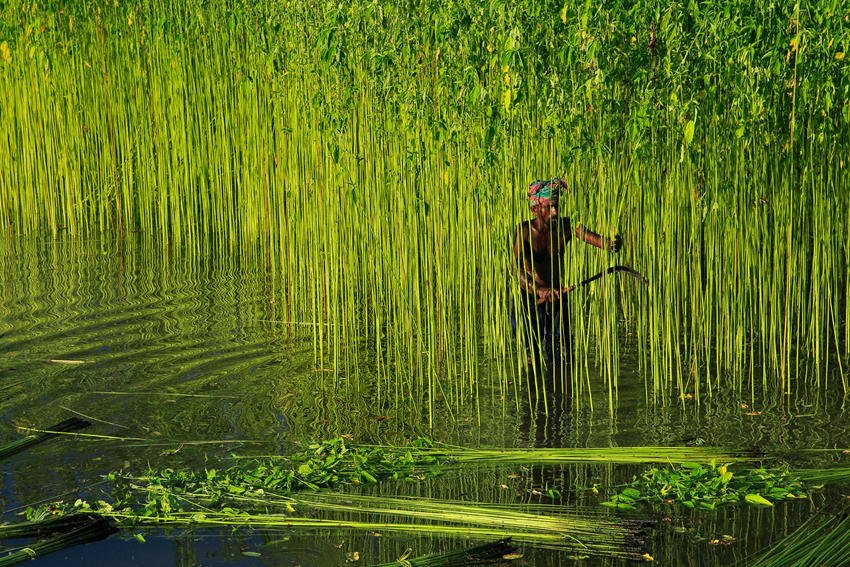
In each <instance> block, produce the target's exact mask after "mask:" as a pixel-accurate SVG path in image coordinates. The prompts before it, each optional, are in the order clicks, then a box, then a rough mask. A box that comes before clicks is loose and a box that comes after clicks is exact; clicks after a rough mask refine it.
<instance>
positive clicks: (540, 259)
mask: <svg viewBox="0 0 850 567" xmlns="http://www.w3.org/2000/svg"><path fill="white" fill-rule="evenodd" d="M566 188H567V184H566V183H565V182H564V181H563V180H562V179H559V178H557V177H556V178H554V179H550V180H547V181H535V182H534V183H532V184H531V185H530V186H529V189H528V197H529V199H531V203H530V204H531V210H532V212H533V213H534V217H535V218H534V219H531V220H528V221H523V222H522V223H520V224H519V226H518V227H517V229H516V233H515V235H514V257H515V261H516V266H517V275H518V278H519V286H520V290H521V292H520V301H519V305H518V306H517V314H518V316H517V317H516V318H515V319H514V320H513V321H512V322H513V325H514V331H516V327H517V321H516V319H517V318H518V319H519V320H520V321H519V327H520V330H521V332H522V334H523V338H524V340H525V348H526V353H527V354H528V356H529V359H530V358H531V357H532V355H534V354H542V353H541V349H545V350H544V351H543V352H545V354H546V359H547V360H548V361H550V362H552V361H555V362H558V361H561V360H563V357H564V355H566V354H567V352H566V351H565V350H564V351H562V344H568V343H566V342H565V341H569V328H568V324H569V321H568V318H567V316H566V315H565V305H564V303H566V302H565V301H564V302H562V301H561V297H562V296H564V295H566V294H568V293H569V292H570V291H572V289H573V287H572V286H570V287H564V282H563V281H562V279H561V265H562V263H563V259H564V250H565V249H566V247H567V244H569V242H570V239H571V238H572V236H573V234H575V237H576V238H578V239H579V240H581V241H583V242H586V243H587V244H590V245H592V246H596V247H597V248H601V249H603V250H607V251H609V252H616V251H617V250H619V248H620V239H619V237H618V238H615V239H613V240H612V239H607V238H603V237H602V236H600V235H598V234H596V233H595V232H593V231H591V230H589V229H587V228H584V227H582V226H579V225H577V226H576V228H575V232H574V233H573V232H572V230H571V228H570V219H569V218H566V217H559V216H558V197H559V194H560V191H561V190H562V189H566ZM565 327H567V328H565Z"/></svg>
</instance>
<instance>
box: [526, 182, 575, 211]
mask: <svg viewBox="0 0 850 567" xmlns="http://www.w3.org/2000/svg"><path fill="white" fill-rule="evenodd" d="M566 188H567V182H566V181H564V180H563V179H561V178H560V177H553V178H552V179H546V180H545V181H540V180H538V181H535V182H534V183H532V184H531V185H529V186H528V198H529V200H530V203H529V205H530V206H531V208H532V209H533V208H535V207H537V206H540V205H544V206H546V205H555V206H557V205H558V198H559V197H560V194H561V189H566Z"/></svg>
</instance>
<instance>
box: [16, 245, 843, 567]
mask: <svg viewBox="0 0 850 567" xmlns="http://www.w3.org/2000/svg"><path fill="white" fill-rule="evenodd" d="M0 257H2V263H0V266H2V268H0V288H2V295H0V393H2V396H0V417H1V419H0V441H2V442H6V441H9V440H12V439H15V438H17V437H18V436H20V434H21V433H20V431H18V430H16V427H21V426H22V427H36V428H38V427H44V426H48V425H50V424H53V423H56V422H58V421H61V420H62V419H65V418H67V417H71V416H73V415H82V416H85V417H87V418H89V419H90V420H92V421H93V426H92V427H90V428H89V429H87V430H86V433H88V434H92V435H94V436H93V437H74V438H68V439H58V440H52V441H50V442H48V443H45V444H43V445H41V446H39V447H36V448H34V449H32V450H30V451H27V452H25V453H22V454H20V455H17V456H15V457H13V458H11V459H9V460H7V461H5V462H3V463H2V465H3V477H2V481H0V503H2V508H3V510H4V512H5V513H4V517H3V520H5V521H13V520H15V513H16V512H18V511H20V510H21V509H22V508H23V507H25V506H27V505H31V504H35V503H38V502H42V501H46V500H47V501H50V500H58V499H65V500H69V499H70V500H75V499H76V498H78V497H84V498H90V499H95V498H97V497H99V495H100V492H99V491H100V490H102V485H101V484H98V483H99V482H100V480H101V475H103V474H105V473H107V472H109V471H111V470H117V469H128V470H132V471H136V472H142V471H144V470H145V469H146V468H147V466H148V465H151V466H154V467H157V466H160V467H161V466H172V467H194V468H203V467H219V468H220V467H222V466H226V465H227V464H228V459H229V455H230V454H231V453H233V452H236V453H240V454H251V453H256V454H268V453H277V454H285V453H286V452H287V451H291V450H292V449H293V447H295V446H296V444H297V443H299V442H304V441H309V440H316V439H323V438H329V437H336V436H339V435H343V434H345V435H351V436H352V437H353V438H354V439H355V440H356V441H358V442H362V443H395V444H403V443H408V442H409V441H410V440H411V439H413V438H415V437H416V436H418V435H427V436H429V437H431V438H432V439H434V440H435V441H439V442H446V443H453V444H459V445H464V446H471V447H478V446H488V447H491V446H493V447H522V446H552V447H559V446H563V447H609V446H632V445H683V444H685V443H687V442H691V441H693V440H695V439H699V440H703V441H704V442H705V443H706V444H708V445H717V446H732V447H755V448H759V449H762V450H771V451H777V450H779V451H791V452H793V451H794V450H796V449H800V448H805V447H817V448H833V447H847V446H848V443H847V439H848V438H850V437H848V429H850V426H849V425H848V422H847V419H846V415H845V414H844V411H843V404H842V401H843V400H842V399H841V397H840V396H837V395H836V396H833V395H831V394H830V388H829V387H827V388H825V389H823V390H822V391H818V392H795V393H794V395H792V396H788V397H785V398H781V399H778V400H773V401H770V400H768V401H767V402H765V401H759V402H758V403H755V404H753V403H752V401H751V400H749V399H745V398H746V396H745V395H744V394H743V393H739V392H732V391H721V392H720V393H719V394H717V395H715V397H714V398H712V399H703V400H701V401H700V403H699V404H698V405H697V404H696V402H694V401H692V400H686V401H684V402H683V403H678V404H675V405H673V406H652V405H649V404H647V402H646V388H645V384H644V381H643V378H642V375H641V373H640V372H639V371H638V369H637V367H636V363H634V362H633V361H632V358H631V357H630V356H629V351H628V348H625V351H626V354H625V356H624V357H623V360H622V368H621V373H620V382H619V385H620V391H619V398H618V403H617V405H616V407H614V408H609V407H608V406H607V401H606V394H605V388H604V387H603V385H602V379H601V378H600V379H599V380H598V389H599V391H598V393H597V395H595V397H594V400H595V404H594V408H593V409H592V410H591V409H590V408H589V407H588V406H587V405H586V404H585V405H582V406H581V407H576V408H574V407H572V406H571V403H570V400H569V398H568V397H567V398H565V397H564V396H563V395H561V394H559V393H558V392H556V391H551V392H548V393H546V394H541V395H540V396H538V398H537V400H536V401H533V402H529V400H528V396H527V395H526V394H525V393H524V391H523V390H522V389H520V392H521V394H520V398H521V399H520V400H519V401H517V400H516V399H513V398H510V399H508V397H506V396H504V395H502V393H500V392H497V391H495V390H493V391H491V390H490V389H488V384H492V383H495V382H498V380H496V381H494V380H493V376H489V375H488V372H492V371H491V370H490V368H489V367H488V366H487V365H485V366H483V367H482V369H481V375H480V376H479V377H478V379H479V384H480V385H481V386H480V393H481V395H480V397H479V403H474V400H471V399H470V400H462V401H461V403H457V404H453V406H452V407H451V408H447V407H444V406H441V405H439V404H437V405H436V414H435V416H434V419H433V423H434V424H435V427H434V428H433V429H429V426H428V423H429V420H428V412H427V409H426V407H425V405H424V402H423V400H422V399H421V398H420V397H417V396H416V395H401V396H398V395H395V394H394V393H392V392H388V391H387V390H386V386H385V385H382V383H381V381H380V380H378V379H375V378H373V376H379V375H387V372H388V370H387V369H381V368H377V363H376V362H375V360H376V357H375V355H374V352H372V351H371V350H370V345H369V343H368V341H360V342H358V341H357V340H355V341H353V343H352V344H351V345H350V349H351V352H349V353H342V354H340V353H337V354H339V356H338V357H337V360H342V361H346V360H356V367H354V368H351V367H346V365H345V364H341V363H337V364H336V369H335V370H334V368H332V367H331V366H332V365H329V364H327V363H326V362H324V361H326V360H328V359H329V358H333V357H331V356H329V354H328V353H326V352H322V351H321V349H320V348H319V347H320V343H319V342H317V339H316V337H317V333H316V329H315V327H314V326H313V325H312V323H311V322H310V321H307V320H303V319H302V320H298V318H297V317H296V316H293V315H291V309H290V306H291V304H292V301H291V298H289V297H287V294H286V292H285V290H286V289H287V288H286V287H285V286H284V285H283V284H282V282H283V281H284V279H285V277H284V276H285V274H279V273H275V272H274V270H273V269H272V268H271V267H270V266H271V263H270V262H269V260H268V259H267V258H264V257H263V255H262V254H259V253H253V252H251V251H250V250H246V249H245V248H236V247H233V248H232V249H221V248H219V249H215V250H204V249H193V250H181V249H173V248H169V247H167V246H161V245H159V244H156V245H154V244H150V243H146V242H144V241H141V240H140V241H135V242H131V241H127V242H124V243H122V244H120V245H119V244H116V243H115V242H114V241H111V240H70V239H68V240H60V241H48V240H27V241H15V242H13V243H11V244H8V245H7V246H6V248H5V249H3V250H2V251H0ZM320 352H322V354H321V355H320V354H319V353H320ZM389 372H391V370H390V371H389ZM510 379H511V380H512V381H513V380H520V381H522V380H523V379H524V378H523V377H522V376H513V377H511V378H510ZM837 382H838V380H837V379H834V378H833V383H835V385H836V386H837V385H839V384H837ZM543 396H545V404H544V398H543ZM744 404H746V407H744ZM544 405H545V408H547V409H548V411H544ZM108 437H112V438H108ZM640 470H641V467H634V466H612V465H604V466H602V465H572V466H560V467H540V466H533V467H519V466H512V467H497V468H492V467H491V468H487V469H484V470H467V471H464V472H461V473H452V474H447V475H445V476H443V477H440V478H437V479H431V480H428V481H425V482H424V483H422V484H421V485H415V486H409V485H404V486H393V485H391V484H388V485H385V486H382V487H380V488H379V489H378V490H380V491H382V493H384V494H411V495H419V496H428V497H433V498H453V499H458V500H469V501H489V502H498V503H517V502H521V503H522V502H528V503H536V502H541V503H551V502H552V501H551V500H549V499H548V498H546V497H544V496H539V495H536V494H535V491H537V490H539V489H542V488H545V487H546V486H556V487H558V488H559V489H560V490H561V493H562V498H561V499H560V500H559V501H558V502H556V504H560V505H562V506H564V507H566V508H573V507H576V506H589V507H597V506H598V503H599V502H600V501H601V500H602V498H601V497H600V496H596V495H593V494H592V493H590V492H589V491H588V490H587V488H588V487H590V486H591V485H593V484H594V483H598V484H599V485H600V486H610V485H613V484H616V483H619V482H623V481H624V480H628V479H630V478H631V476H632V475H633V474H637V473H638V472H639V471H640ZM841 494H842V492H841V487H837V488H833V489H830V490H827V491H826V492H824V493H818V494H816V495H815V496H814V497H813V498H812V499H811V500H810V501H797V502H794V503H793V504H787V505H778V506H777V507H775V508H773V509H767V510H762V509H755V508H748V507H730V508H725V509H722V510H720V511H718V512H715V513H706V512H702V513H696V512H694V513H685V514H682V515H679V516H673V517H663V516H662V517H659V516H658V515H657V514H651V515H649V516H648V517H650V518H651V519H653V520H657V521H658V524H657V527H656V528H654V529H651V530H649V531H648V533H647V537H646V541H645V544H644V547H645V549H646V551H647V552H648V553H650V554H651V555H653V556H654V558H655V560H656V561H655V563H656V564H659V565H716V564H724V565H725V564H729V563H730V562H732V561H735V560H741V559H742V558H744V557H746V556H748V555H751V554H753V553H755V552H756V551H758V550H759V549H761V548H763V547H765V546H767V545H769V544H770V543H771V542H775V541H776V540H778V539H779V538H780V537H781V536H782V535H786V534H787V533H790V531H792V530H793V529H794V528H795V527H796V526H798V525H799V524H801V523H802V522H803V521H804V520H805V519H806V517H808V516H809V515H810V514H811V513H813V512H814V511H817V510H820V509H822V508H824V507H825V506H827V503H828V501H829V500H830V499H831V498H832V497H836V496H837V497H841ZM598 513H600V514H608V513H609V512H608V511H607V510H606V509H604V508H601V507H599V512H598ZM134 533H135V532H134ZM144 533H145V534H146V539H147V543H145V544H142V543H139V542H137V541H136V540H135V539H134V538H133V533H125V532H122V533H120V534H119V535H117V536H114V537H113V538H111V539H109V540H107V541H103V542H99V543H95V544H90V545H87V546H83V547H79V548H75V549H72V550H68V551H66V552H63V553H60V554H57V555H55V556H50V557H47V558H45V559H41V560H39V563H40V564H45V565H47V564H63V565H88V564H105V563H110V562H111V561H112V560H113V559H110V558H114V557H116V556H119V557H123V558H126V560H122V563H126V564H139V565H151V564H155V565H171V564H174V565H196V564H197V565H219V564H244V565H303V566H307V565H342V564H345V563H346V559H347V557H348V558H349V559H350V558H351V556H350V555H347V554H350V553H352V552H354V551H357V552H358V554H359V560H358V561H356V562H353V563H355V564H359V565H371V564H374V563H377V562H380V561H391V560H394V559H396V558H397V557H399V556H401V555H402V554H403V553H404V551H405V550H406V549H408V548H410V549H412V550H413V551H414V555H421V554H425V553H431V552H435V551H446V550H450V549H455V548H459V547H464V546H468V545H469V542H468V541H466V540H462V539H460V540H458V539H455V540H452V539H446V538H436V537H424V536H410V535H396V534H393V533H390V532H386V533H381V534H380V535H377V534H374V533H364V532H362V531H360V532H358V531H352V530H345V531H313V532H309V533H308V532H304V531H292V530H288V531H287V530H278V531H237V532H233V531H231V530H229V529H228V530H222V531H214V530H201V531H193V532H187V531H177V530H172V531H145V532H144ZM696 534H698V535H699V536H701V537H702V539H701V538H700V537H695V535H696ZM723 534H729V535H732V536H734V537H735V541H734V542H733V543H732V544H730V545H711V544H709V543H708V541H707V540H710V539H712V538H715V537H719V536H721V535H723ZM246 551H247V552H249V553H252V552H258V553H260V554H261V555H260V556H259V557H249V556H246V555H244V552H246ZM522 552H523V553H524V558H523V559H522V560H520V561H519V562H518V564H524V565H560V564H565V563H569V562H572V561H581V562H582V564H594V565H595V564H600V563H606V562H607V563H613V564H618V561H616V560H609V559H607V558H604V557H598V556H593V557H590V558H588V559H580V560H579V559H575V558H574V554H572V553H565V552H558V551H551V550H540V549H534V548H532V547H528V546H525V547H523V549H522Z"/></svg>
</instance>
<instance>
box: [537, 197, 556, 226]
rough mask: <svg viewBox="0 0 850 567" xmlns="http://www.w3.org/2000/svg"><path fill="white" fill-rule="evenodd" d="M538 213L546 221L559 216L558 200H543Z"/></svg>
mask: <svg viewBox="0 0 850 567" xmlns="http://www.w3.org/2000/svg"><path fill="white" fill-rule="evenodd" d="M537 214H538V215H540V218H541V219H542V220H544V221H549V220H552V219H556V218H558V201H554V200H552V199H545V200H541V201H540V203H539V204H538V205H537Z"/></svg>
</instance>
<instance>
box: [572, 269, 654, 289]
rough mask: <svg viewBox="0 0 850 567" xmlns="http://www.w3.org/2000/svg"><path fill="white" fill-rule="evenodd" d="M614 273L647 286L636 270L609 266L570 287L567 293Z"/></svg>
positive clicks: (647, 282) (644, 279)
mask: <svg viewBox="0 0 850 567" xmlns="http://www.w3.org/2000/svg"><path fill="white" fill-rule="evenodd" d="M616 272H622V273H624V274H626V275H629V276H632V277H633V278H635V279H637V280H638V281H639V282H641V283H643V284H644V285H649V280H647V279H646V278H645V277H643V275H642V274H641V273H640V272H638V271H637V270H635V269H633V268H630V267H628V266H611V267H610V268H606V269H604V270H602V271H601V272H599V273H598V274H594V275H592V276H590V277H589V278H587V279H584V280H582V281H580V282H579V283H577V284H576V285H574V286H570V287H569V288H568V289H569V291H568V293H569V292H573V291H575V290H576V289H578V288H580V287H582V286H586V285H587V284H589V283H591V282H594V281H596V280H598V279H599V278H601V277H602V276H604V275H606V274H613V273H616Z"/></svg>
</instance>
